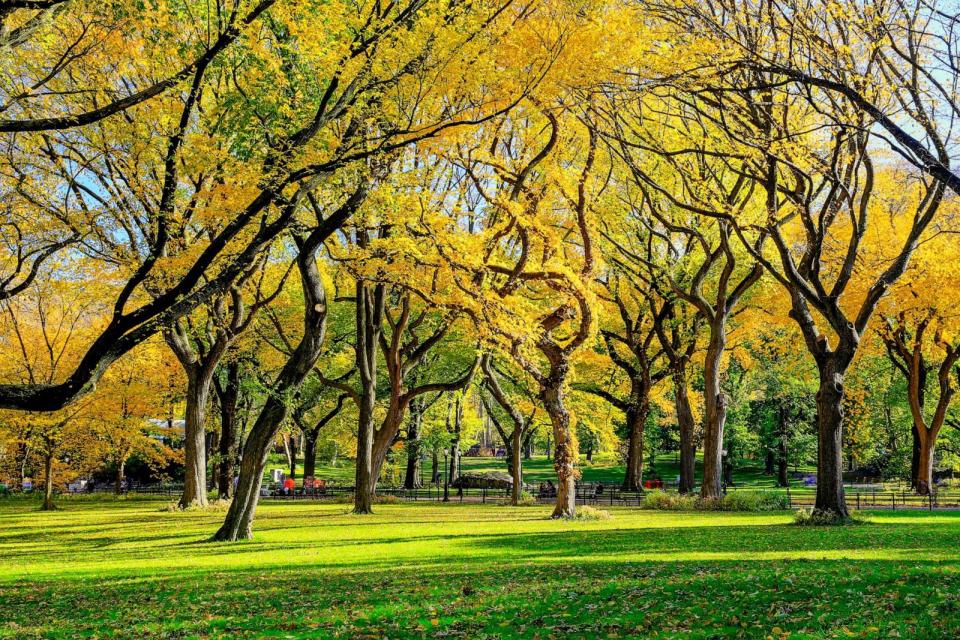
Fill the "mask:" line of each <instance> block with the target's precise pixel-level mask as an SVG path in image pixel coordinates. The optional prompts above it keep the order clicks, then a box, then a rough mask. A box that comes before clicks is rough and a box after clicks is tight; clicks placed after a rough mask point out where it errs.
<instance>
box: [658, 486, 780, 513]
mask: <svg viewBox="0 0 960 640" xmlns="http://www.w3.org/2000/svg"><path fill="white" fill-rule="evenodd" d="M643 508H644V509H656V510H658V511H781V510H784V509H788V508H790V502H789V500H787V496H785V495H783V494H781V493H772V492H759V491H757V492H753V491H732V492H730V493H728V494H727V495H725V496H723V497H721V498H716V499H707V500H705V499H703V498H700V497H699V496H695V495H689V494H687V495H683V494H679V493H667V492H665V491H650V492H648V493H647V494H646V495H644V498H643Z"/></svg>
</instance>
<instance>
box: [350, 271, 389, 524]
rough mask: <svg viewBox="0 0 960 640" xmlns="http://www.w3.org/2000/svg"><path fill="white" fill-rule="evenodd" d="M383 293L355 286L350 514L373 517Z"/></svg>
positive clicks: (376, 287) (375, 288)
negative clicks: (356, 384)
mask: <svg viewBox="0 0 960 640" xmlns="http://www.w3.org/2000/svg"><path fill="white" fill-rule="evenodd" d="M384 296H385V290H384V286H383V285H382V284H376V285H373V286H372V287H371V286H370V285H368V284H367V283H365V282H363V281H362V280H357V284H356V300H357V303H356V325H355V326H356V330H357V348H356V360H357V369H358V370H359V372H360V394H359V396H360V397H359V403H358V405H359V406H358V407H357V408H358V412H359V418H358V422H357V468H356V476H355V482H354V499H353V512H354V513H357V514H366V513H373V496H374V491H375V490H376V483H377V478H376V476H374V459H373V457H374V456H373V454H374V451H373V444H374V436H375V429H376V427H375V425H374V410H375V408H376V402H377V352H378V349H379V339H380V332H381V322H382V318H383V305H384Z"/></svg>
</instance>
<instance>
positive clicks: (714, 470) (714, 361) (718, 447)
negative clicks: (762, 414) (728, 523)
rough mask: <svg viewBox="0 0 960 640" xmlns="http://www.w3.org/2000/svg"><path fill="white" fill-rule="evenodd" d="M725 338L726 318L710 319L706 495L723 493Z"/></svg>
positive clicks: (703, 490)
mask: <svg viewBox="0 0 960 640" xmlns="http://www.w3.org/2000/svg"><path fill="white" fill-rule="evenodd" d="M726 339H727V336H726V318H725V317H718V318H717V319H716V320H715V321H713V322H711V323H710V342H709V343H708V345H707V354H706V360H705V362H704V368H703V384H704V390H703V397H704V407H705V412H704V413H705V415H704V425H703V484H702V486H701V487H700V495H701V496H702V497H703V498H706V499H716V498H719V497H720V496H721V495H722V482H723V429H724V426H725V424H726V421H727V399H726V396H725V395H724V393H723V389H722V388H721V383H722V380H721V358H722V357H723V350H724V348H725V347H726Z"/></svg>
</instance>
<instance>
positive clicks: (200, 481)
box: [180, 371, 212, 507]
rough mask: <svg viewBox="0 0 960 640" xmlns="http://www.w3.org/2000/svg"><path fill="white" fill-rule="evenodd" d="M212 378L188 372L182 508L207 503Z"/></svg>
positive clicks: (199, 373)
mask: <svg viewBox="0 0 960 640" xmlns="http://www.w3.org/2000/svg"><path fill="white" fill-rule="evenodd" d="M211 374H212V371H211ZM211 380H212V375H211V376H206V375H203V374H201V372H199V371H196V372H188V377H187V398H186V400H187V403H186V404H187V407H186V413H185V414H184V441H183V468H184V480H183V495H181V496H180V507H189V506H201V507H203V506H206V505H207V442H206V435H207V434H206V410H207V403H208V402H209V401H210V383H211Z"/></svg>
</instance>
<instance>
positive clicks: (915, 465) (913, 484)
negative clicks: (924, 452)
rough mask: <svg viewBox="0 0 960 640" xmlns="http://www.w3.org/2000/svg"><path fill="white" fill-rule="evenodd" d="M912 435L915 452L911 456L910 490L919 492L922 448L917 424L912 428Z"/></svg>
mask: <svg viewBox="0 0 960 640" xmlns="http://www.w3.org/2000/svg"><path fill="white" fill-rule="evenodd" d="M910 434H911V436H912V438H911V440H912V442H913V451H912V452H911V456H910V488H911V489H913V490H915V491H919V490H920V484H919V483H920V450H921V449H922V446H921V444H920V430H919V429H917V425H916V423H914V424H913V426H912V427H911V428H910Z"/></svg>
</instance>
